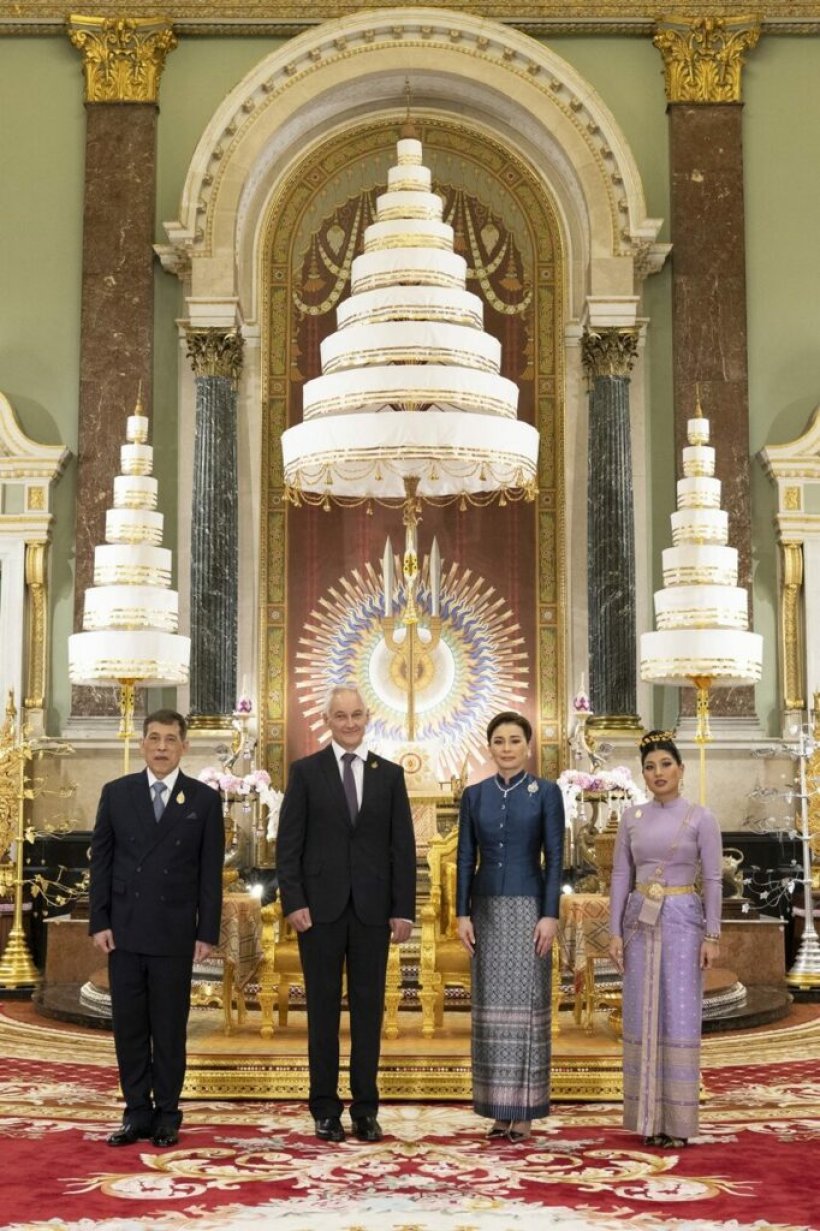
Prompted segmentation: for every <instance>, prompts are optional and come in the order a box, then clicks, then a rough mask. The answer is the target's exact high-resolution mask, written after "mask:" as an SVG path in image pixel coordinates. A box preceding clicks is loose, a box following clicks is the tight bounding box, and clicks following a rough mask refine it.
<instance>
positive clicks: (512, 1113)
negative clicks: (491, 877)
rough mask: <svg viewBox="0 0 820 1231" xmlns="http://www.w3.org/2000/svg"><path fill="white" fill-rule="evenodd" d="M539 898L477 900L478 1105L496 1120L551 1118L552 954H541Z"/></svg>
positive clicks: (482, 1113)
mask: <svg viewBox="0 0 820 1231" xmlns="http://www.w3.org/2000/svg"><path fill="white" fill-rule="evenodd" d="M538 918H539V914H538V902H537V901H536V900H535V898H502V897H476V898H474V899H473V926H474V927H475V934H476V947H475V957H474V958H473V987H472V1058H473V1106H474V1107H475V1110H476V1111H477V1112H478V1114H479V1115H480V1116H489V1117H491V1118H492V1119H494V1120H535V1119H537V1118H538V1117H539V1116H546V1115H548V1114H549V1106H550V1104H549V1084H550V1042H551V1040H550V1016H551V1015H550V1009H551V1001H550V992H551V971H552V954H551V953H550V954H548V955H547V957H546V958H542V957H536V954H535V945H534V943H533V933H534V931H535V925H536V923H537V922H538Z"/></svg>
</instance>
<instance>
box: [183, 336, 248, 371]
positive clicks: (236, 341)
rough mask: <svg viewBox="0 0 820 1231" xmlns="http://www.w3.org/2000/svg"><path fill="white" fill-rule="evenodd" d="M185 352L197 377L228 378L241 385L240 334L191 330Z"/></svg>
mask: <svg viewBox="0 0 820 1231" xmlns="http://www.w3.org/2000/svg"><path fill="white" fill-rule="evenodd" d="M186 343H187V345H186V352H187V355H188V358H189V359H190V361H191V367H192V368H193V369H194V375H195V376H226V377H228V379H229V380H232V381H238V380H239V376H240V373H241V371H242V350H243V345H244V343H243V338H242V334H241V333H236V332H235V331H234V330H229V331H227V332H226V331H225V330H224V329H189V330H187V333H186Z"/></svg>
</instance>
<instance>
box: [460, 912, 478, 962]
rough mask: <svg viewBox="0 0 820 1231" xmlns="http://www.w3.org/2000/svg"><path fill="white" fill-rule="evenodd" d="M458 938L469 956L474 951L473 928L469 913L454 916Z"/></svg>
mask: <svg viewBox="0 0 820 1231" xmlns="http://www.w3.org/2000/svg"><path fill="white" fill-rule="evenodd" d="M456 928H457V929H458V938H459V940H460V941H461V943H462V944H463V945H464V948H465V949H466V950H467V952H468V953H469V955H470V957H472V956H473V954H474V953H475V928H474V927H473V921H472V919H471V918H470V916H469V915H458V916H457V918H456Z"/></svg>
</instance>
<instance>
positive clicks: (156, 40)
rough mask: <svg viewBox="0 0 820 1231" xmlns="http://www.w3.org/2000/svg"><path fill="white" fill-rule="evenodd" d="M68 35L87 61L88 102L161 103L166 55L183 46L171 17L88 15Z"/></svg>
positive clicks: (71, 21)
mask: <svg viewBox="0 0 820 1231" xmlns="http://www.w3.org/2000/svg"><path fill="white" fill-rule="evenodd" d="M66 25H67V28H68V37H69V39H70V40H71V42H72V43H73V44H74V46H75V47H76V48H77V50H78V51H79V52H80V54H81V55H82V57H83V73H84V75H85V101H86V102H87V103H155V102H157V100H158V98H159V79H160V77H161V76H162V70H163V69H164V67H165V60H166V57H167V56H168V55H169V54H170V52H172V51H173V50H174V48H175V47H176V45H177V41H178V40H177V36H176V34H175V33H174V30H173V27H172V25H171V22H170V21H169V20H168V18H167V17H160V18H158V19H153V18H143V17H123V16H121V15H118V16H116V17H84V16H81V15H79V14H74V13H72V14H71V16H69V18H68V19H67V22H66Z"/></svg>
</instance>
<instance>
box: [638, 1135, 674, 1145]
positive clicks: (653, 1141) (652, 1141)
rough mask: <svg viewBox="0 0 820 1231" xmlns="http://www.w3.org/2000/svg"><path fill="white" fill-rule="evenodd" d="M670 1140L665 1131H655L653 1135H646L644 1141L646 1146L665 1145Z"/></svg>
mask: <svg viewBox="0 0 820 1231" xmlns="http://www.w3.org/2000/svg"><path fill="white" fill-rule="evenodd" d="M668 1141H669V1138H668V1137H665V1136H664V1134H663V1133H653V1134H652V1136H651V1137H644V1139H643V1143H644V1145H645V1146H665V1145H666V1144H667V1142H668Z"/></svg>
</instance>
